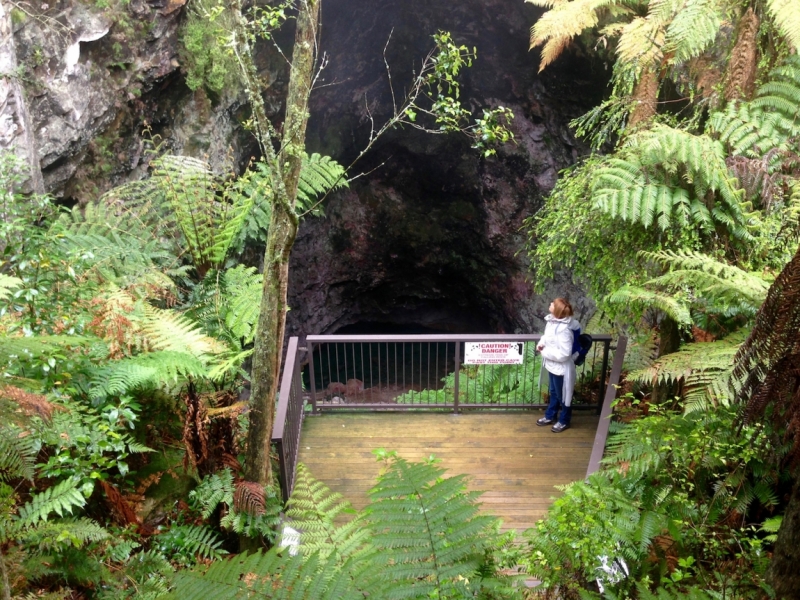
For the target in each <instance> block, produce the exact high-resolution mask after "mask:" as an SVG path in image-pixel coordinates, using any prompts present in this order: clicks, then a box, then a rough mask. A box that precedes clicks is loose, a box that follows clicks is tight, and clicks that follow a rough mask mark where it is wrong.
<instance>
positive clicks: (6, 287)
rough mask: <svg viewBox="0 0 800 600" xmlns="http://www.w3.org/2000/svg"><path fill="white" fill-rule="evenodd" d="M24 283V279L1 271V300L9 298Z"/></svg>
mask: <svg viewBox="0 0 800 600" xmlns="http://www.w3.org/2000/svg"><path fill="white" fill-rule="evenodd" d="M21 285H22V279H19V278H18V277H11V276H10V275H4V274H3V273H0V301H2V300H7V299H8V298H9V297H10V296H11V292H13V291H14V290H15V289H16V288H18V287H19V286H21Z"/></svg>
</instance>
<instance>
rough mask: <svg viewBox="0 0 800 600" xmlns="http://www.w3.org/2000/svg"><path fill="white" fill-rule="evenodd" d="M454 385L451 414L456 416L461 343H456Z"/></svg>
mask: <svg viewBox="0 0 800 600" xmlns="http://www.w3.org/2000/svg"><path fill="white" fill-rule="evenodd" d="M455 358H456V366H455V374H456V378H455V385H454V386H453V412H454V413H456V414H458V385H459V380H460V379H461V373H460V371H461V342H459V341H456V357H455Z"/></svg>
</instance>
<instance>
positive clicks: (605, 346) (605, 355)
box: [597, 340, 611, 415]
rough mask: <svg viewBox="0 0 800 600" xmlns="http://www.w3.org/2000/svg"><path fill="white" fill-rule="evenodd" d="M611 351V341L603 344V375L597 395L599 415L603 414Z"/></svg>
mask: <svg viewBox="0 0 800 600" xmlns="http://www.w3.org/2000/svg"><path fill="white" fill-rule="evenodd" d="M610 349H611V340H606V341H605V342H604V343H603V374H602V375H601V376H600V390H599V391H598V394H597V414H598V415H599V414H600V413H601V412H603V397H604V396H605V393H606V377H607V376H608V352H609V350H610Z"/></svg>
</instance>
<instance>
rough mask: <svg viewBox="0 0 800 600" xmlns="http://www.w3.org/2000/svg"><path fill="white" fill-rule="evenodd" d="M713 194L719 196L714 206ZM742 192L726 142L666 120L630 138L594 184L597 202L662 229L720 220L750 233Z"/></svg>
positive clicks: (614, 212)
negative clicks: (710, 198) (673, 125)
mask: <svg viewBox="0 0 800 600" xmlns="http://www.w3.org/2000/svg"><path fill="white" fill-rule="evenodd" d="M683 182H687V183H688V184H689V186H688V188H686V187H683V186H682V183H683ZM709 193H712V194H715V195H716V196H717V202H714V203H712V204H711V206H709V205H708V204H707V202H708V200H707V195H708V194H709ZM742 195H743V192H742V191H741V190H739V189H738V183H737V181H736V179H735V178H733V177H731V174H730V173H729V171H728V167H727V165H726V164H725V153H724V150H723V147H722V144H720V143H719V142H716V141H714V140H712V139H711V138H709V137H706V136H696V135H692V134H690V133H687V132H685V131H681V130H679V129H673V128H671V127H668V126H666V125H655V126H653V127H652V128H650V129H648V130H645V131H643V132H641V133H638V134H635V135H633V136H631V137H630V138H628V140H627V141H626V143H625V145H624V147H623V149H622V151H621V152H620V153H618V154H617V158H610V159H608V162H607V165H602V166H601V167H600V168H599V169H598V170H597V172H596V173H595V174H594V177H593V183H592V196H593V198H594V201H595V203H596V205H597V206H598V208H601V209H602V210H603V211H604V212H607V213H609V214H610V215H611V216H613V217H620V218H622V219H623V220H627V221H634V222H640V223H641V224H642V225H644V226H645V227H649V226H651V225H654V224H656V223H658V226H659V227H661V229H668V228H669V227H670V226H671V225H672V224H673V223H677V224H679V225H681V226H684V227H686V226H689V225H690V224H693V225H695V226H697V227H699V228H701V230H705V231H706V232H708V231H711V230H712V228H713V225H714V224H719V225H722V226H724V227H726V228H727V229H728V230H729V231H730V232H731V234H733V235H735V236H737V237H743V238H747V237H748V236H749V233H748V232H747V229H746V226H747V218H746V214H745V211H744V207H743V205H742Z"/></svg>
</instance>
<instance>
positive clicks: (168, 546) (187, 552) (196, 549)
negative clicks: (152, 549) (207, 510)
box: [155, 525, 227, 565]
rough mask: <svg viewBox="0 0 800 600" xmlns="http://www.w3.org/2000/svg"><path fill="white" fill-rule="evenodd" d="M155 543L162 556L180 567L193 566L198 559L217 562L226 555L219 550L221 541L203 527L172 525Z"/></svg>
mask: <svg viewBox="0 0 800 600" xmlns="http://www.w3.org/2000/svg"><path fill="white" fill-rule="evenodd" d="M155 541H156V544H155V545H156V547H157V549H158V550H159V551H160V552H161V554H162V555H164V556H166V557H167V558H169V559H170V560H171V561H174V562H177V563H179V564H182V565H193V564H195V563H196V561H197V560H199V559H205V560H217V559H220V558H222V557H223V556H224V555H226V554H227V552H226V551H225V550H223V549H221V548H220V546H221V545H222V540H220V539H219V538H218V537H217V534H216V533H214V531H213V530H211V529H209V528H208V527H206V526H204V525H173V526H172V527H170V528H169V529H168V530H167V531H166V532H164V533H160V534H159V535H158V537H157V538H156V540H155Z"/></svg>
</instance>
